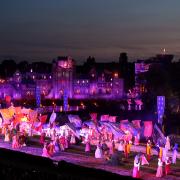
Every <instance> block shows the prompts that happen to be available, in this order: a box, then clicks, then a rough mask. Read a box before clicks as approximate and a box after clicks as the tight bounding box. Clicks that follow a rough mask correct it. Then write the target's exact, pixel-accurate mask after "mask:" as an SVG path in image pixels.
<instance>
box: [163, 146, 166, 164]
mask: <svg viewBox="0 0 180 180" xmlns="http://www.w3.org/2000/svg"><path fill="white" fill-rule="evenodd" d="M166 157H167V149H166V148H162V161H163V162H165V161H166Z"/></svg>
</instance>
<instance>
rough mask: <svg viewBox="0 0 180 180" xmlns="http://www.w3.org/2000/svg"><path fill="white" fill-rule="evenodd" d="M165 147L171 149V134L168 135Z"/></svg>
mask: <svg viewBox="0 0 180 180" xmlns="http://www.w3.org/2000/svg"><path fill="white" fill-rule="evenodd" d="M165 148H166V149H167V150H168V151H169V150H170V149H171V145H170V139H169V136H167V137H166V144H165Z"/></svg>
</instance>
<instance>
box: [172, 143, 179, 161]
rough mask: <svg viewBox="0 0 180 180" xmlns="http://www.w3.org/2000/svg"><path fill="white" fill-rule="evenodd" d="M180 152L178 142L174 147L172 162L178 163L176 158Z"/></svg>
mask: <svg viewBox="0 0 180 180" xmlns="http://www.w3.org/2000/svg"><path fill="white" fill-rule="evenodd" d="M177 154H178V144H177V143H176V144H175V145H174V147H173V155H172V163H173V164H176V158H177Z"/></svg>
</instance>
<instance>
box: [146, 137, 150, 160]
mask: <svg viewBox="0 0 180 180" xmlns="http://www.w3.org/2000/svg"><path fill="white" fill-rule="evenodd" d="M146 155H147V160H148V161H149V160H150V159H151V141H150V140H148V142H147V144H146Z"/></svg>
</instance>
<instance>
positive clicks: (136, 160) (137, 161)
mask: <svg viewBox="0 0 180 180" xmlns="http://www.w3.org/2000/svg"><path fill="white" fill-rule="evenodd" d="M132 177H133V178H140V158H139V155H136V156H135V158H134V168H133V175H132Z"/></svg>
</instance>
